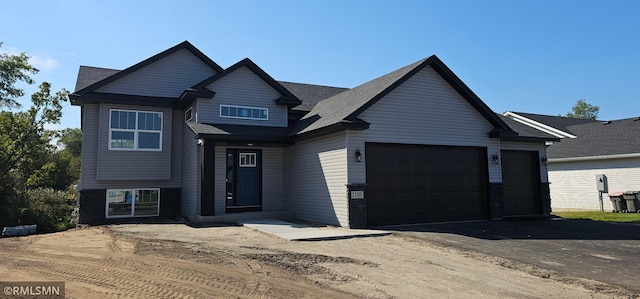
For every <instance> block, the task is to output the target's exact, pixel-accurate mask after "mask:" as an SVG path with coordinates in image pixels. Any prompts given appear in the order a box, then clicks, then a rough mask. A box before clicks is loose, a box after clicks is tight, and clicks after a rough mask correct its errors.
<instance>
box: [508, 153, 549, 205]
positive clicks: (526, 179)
mask: <svg viewBox="0 0 640 299" xmlns="http://www.w3.org/2000/svg"><path fill="white" fill-rule="evenodd" d="M501 156H502V183H503V187H504V216H522V215H538V214H541V213H542V201H541V199H540V163H539V162H538V161H539V158H538V152H536V151H508V150H505V151H501Z"/></svg>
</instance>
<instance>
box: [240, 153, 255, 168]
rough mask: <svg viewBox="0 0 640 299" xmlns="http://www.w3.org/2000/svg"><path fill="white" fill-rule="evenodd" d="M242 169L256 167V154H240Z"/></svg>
mask: <svg viewBox="0 0 640 299" xmlns="http://www.w3.org/2000/svg"><path fill="white" fill-rule="evenodd" d="M240 167H256V153H240Z"/></svg>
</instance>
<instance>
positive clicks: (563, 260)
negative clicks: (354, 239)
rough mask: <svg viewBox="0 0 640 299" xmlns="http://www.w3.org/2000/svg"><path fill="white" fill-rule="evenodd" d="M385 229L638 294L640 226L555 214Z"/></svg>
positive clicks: (639, 288)
mask: <svg viewBox="0 0 640 299" xmlns="http://www.w3.org/2000/svg"><path fill="white" fill-rule="evenodd" d="M385 229H387V230H392V231H394V232H397V233H400V234H403V235H406V236H411V237H415V238H419V239H424V240H427V241H432V242H437V243H440V244H443V245H448V246H453V247H457V248H461V249H465V250H471V251H477V252H481V253H484V254H488V255H494V256H498V257H502V258H506V259H510V260H514V261H518V262H522V263H526V264H531V265H535V266H538V267H540V268H544V269H551V270H556V271H560V272H563V273H566V274H569V275H572V276H577V277H582V278H587V279H593V280H597V281H601V282H605V283H609V284H613V285H618V286H622V287H625V288H627V289H629V290H632V291H633V292H636V293H640V224H620V223H606V222H597V221H591V220H565V219H559V218H554V219H545V220H519V221H518V220H505V221H480V222H464V223H441V224H423V225H412V226H402V227H393V228H389V227H386V228H385Z"/></svg>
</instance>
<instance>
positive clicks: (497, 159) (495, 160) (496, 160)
mask: <svg viewBox="0 0 640 299" xmlns="http://www.w3.org/2000/svg"><path fill="white" fill-rule="evenodd" d="M491 160H493V163H496V164H498V163H500V156H498V154H497V153H496V154H493V155H491Z"/></svg>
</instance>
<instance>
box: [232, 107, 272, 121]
mask: <svg viewBox="0 0 640 299" xmlns="http://www.w3.org/2000/svg"><path fill="white" fill-rule="evenodd" d="M220 117H226V118H243V119H255V120H268V119H269V109H267V108H257V107H245V106H233V105H220Z"/></svg>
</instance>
